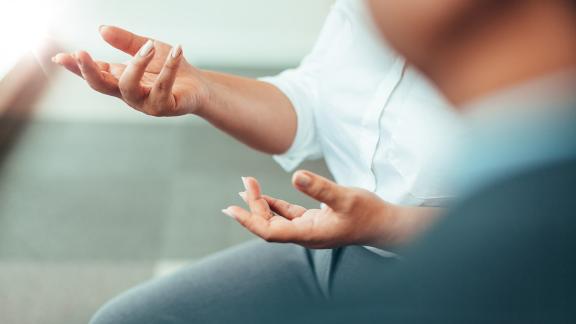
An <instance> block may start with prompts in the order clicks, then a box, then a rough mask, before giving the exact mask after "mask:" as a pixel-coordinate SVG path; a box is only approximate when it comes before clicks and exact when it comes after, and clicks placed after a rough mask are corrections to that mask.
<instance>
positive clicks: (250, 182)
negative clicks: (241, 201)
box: [242, 177, 274, 219]
mask: <svg viewBox="0 0 576 324" xmlns="http://www.w3.org/2000/svg"><path fill="white" fill-rule="evenodd" d="M242 182H243V183H244V187H245V188H246V191H247V194H248V195H247V196H248V199H247V200H248V206H250V211H252V213H255V214H258V215H259V216H262V217H264V218H266V219H270V218H272V217H273V216H274V213H272V210H271V209H270V206H268V203H267V202H266V200H264V199H262V193H261V192H262V190H261V188H260V183H258V180H256V179H255V178H252V177H242Z"/></svg>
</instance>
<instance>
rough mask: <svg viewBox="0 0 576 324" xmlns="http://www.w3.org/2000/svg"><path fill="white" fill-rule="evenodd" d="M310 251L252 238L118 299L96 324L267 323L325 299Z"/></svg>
mask: <svg viewBox="0 0 576 324" xmlns="http://www.w3.org/2000/svg"><path fill="white" fill-rule="evenodd" d="M311 262H312V261H311V259H310V255H309V252H308V251H307V250H306V249H304V248H302V247H299V246H296V245H286V244H284V245H281V244H270V243H265V242H261V241H257V242H250V243H247V244H243V245H241V246H238V247H235V248H232V249H229V250H226V251H223V252H220V253H218V254H215V255H213V256H211V257H209V258H207V259H205V260H203V261H201V262H198V263H197V264H195V265H192V266H191V267H189V268H187V269H184V270H182V271H180V272H178V273H176V274H174V275H171V276H168V277H166V278H161V279H157V280H152V281H150V282H148V283H145V284H142V285H140V286H138V287H136V288H133V289H132V290H130V291H128V292H126V293H124V294H122V295H121V296H119V297H117V298H115V299H113V300H112V301H110V302H109V303H108V304H107V305H105V306H104V307H103V308H102V309H101V310H100V311H99V312H98V313H97V314H96V315H95V316H94V318H93V320H92V324H120V323H122V324H131V323H138V324H147V323H150V324H152V323H153V324H163V323H230V322H246V323H264V322H278V321H273V319H276V320H277V319H278V317H279V316H280V317H281V316H283V315H285V316H286V317H288V316H290V315H291V314H293V312H294V309H295V308H297V307H298V305H299V304H301V303H305V304H306V305H308V306H309V305H310V304H313V303H315V302H319V303H320V302H321V301H322V299H323V297H322V293H321V291H320V289H319V287H318V284H317V281H316V279H315V274H314V269H313V265H312V264H311Z"/></svg>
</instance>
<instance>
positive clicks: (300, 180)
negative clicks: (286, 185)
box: [296, 174, 312, 188]
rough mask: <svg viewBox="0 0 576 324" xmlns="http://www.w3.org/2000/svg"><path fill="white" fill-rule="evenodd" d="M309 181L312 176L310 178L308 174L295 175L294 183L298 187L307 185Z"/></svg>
mask: <svg viewBox="0 0 576 324" xmlns="http://www.w3.org/2000/svg"><path fill="white" fill-rule="evenodd" d="M311 182H312V178H310V176H308V175H306V174H299V175H298V176H297V177H296V185H298V187H300V188H306V187H308V186H309V185H310V183H311Z"/></svg>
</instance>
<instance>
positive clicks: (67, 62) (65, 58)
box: [52, 53, 82, 77]
mask: <svg viewBox="0 0 576 324" xmlns="http://www.w3.org/2000/svg"><path fill="white" fill-rule="evenodd" d="M52 62H54V63H56V64H58V65H62V66H63V67H64V68H66V69H67V70H68V71H70V72H72V73H74V74H76V75H78V76H79V77H82V72H81V71H80V67H79V66H78V62H77V61H76V58H74V57H73V56H72V54H69V53H59V54H57V55H56V56H54V57H53V58H52Z"/></svg>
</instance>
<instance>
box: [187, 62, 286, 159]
mask: <svg viewBox="0 0 576 324" xmlns="http://www.w3.org/2000/svg"><path fill="white" fill-rule="evenodd" d="M203 74H204V76H205V77H206V79H207V80H206V81H207V83H208V84H209V89H210V91H209V95H208V98H207V100H206V104H205V105H203V107H202V108H201V109H199V110H198V111H197V112H196V114H197V115H198V116H200V117H202V118H204V119H206V120H207V121H208V122H210V123H211V124H212V125H214V126H216V127H217V128H219V129H221V130H222V131H224V132H226V133H228V134H230V135H231V136H233V137H235V138H236V139H238V140H239V141H241V142H243V143H245V144H246V145H248V146H250V147H252V148H254V149H256V150H259V151H262V152H265V153H268V154H279V153H283V152H285V151H286V150H288V148H289V147H290V145H291V144H292V142H293V140H294V137H295V135H296V127H297V118H296V113H295V111H294V108H293V106H292V103H291V102H290V100H289V99H288V98H287V97H286V96H285V95H284V93H282V92H281V91H280V90H279V89H277V88H276V87H275V86H273V85H271V84H268V83H266V82H261V81H257V80H253V79H248V78H242V77H237V76H232V75H227V74H222V73H216V72H208V71H205V72H203Z"/></svg>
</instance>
